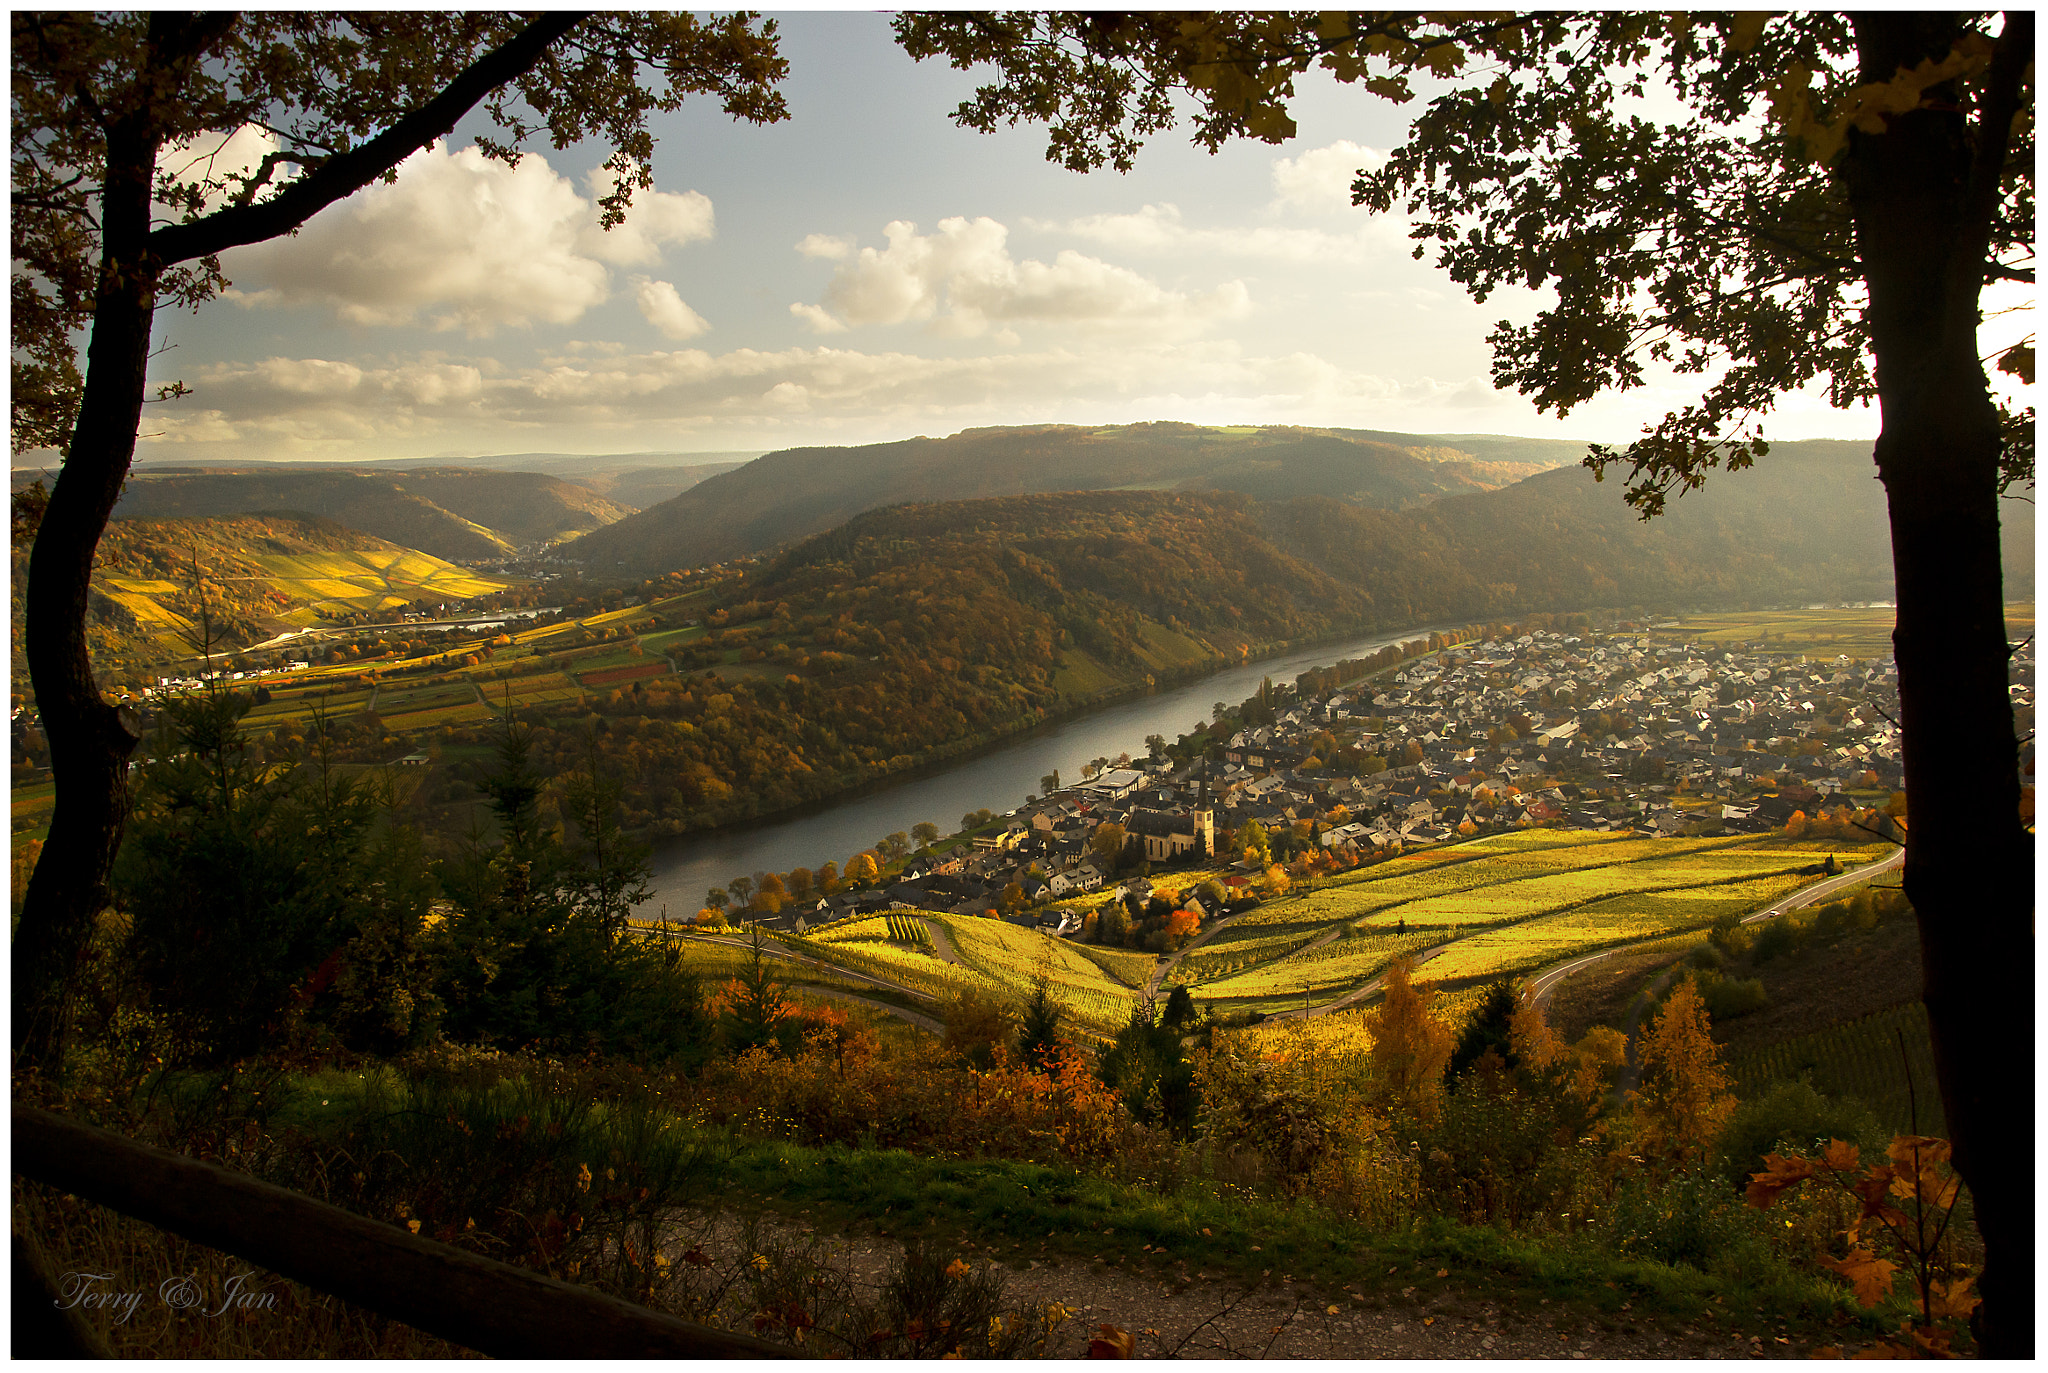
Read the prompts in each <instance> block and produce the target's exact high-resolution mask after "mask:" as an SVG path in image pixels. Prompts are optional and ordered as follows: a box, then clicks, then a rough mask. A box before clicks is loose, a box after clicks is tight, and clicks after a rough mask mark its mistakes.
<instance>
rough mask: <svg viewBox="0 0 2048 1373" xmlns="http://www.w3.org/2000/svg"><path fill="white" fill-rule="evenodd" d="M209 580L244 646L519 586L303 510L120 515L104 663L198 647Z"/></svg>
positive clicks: (106, 584) (107, 541)
mask: <svg viewBox="0 0 2048 1373" xmlns="http://www.w3.org/2000/svg"><path fill="white" fill-rule="evenodd" d="M26 553H27V550H26V548H25V547H24V546H21V545H17V546H16V547H15V549H14V563H15V566H14V578H13V587H12V591H13V596H12V605H11V610H12V614H13V621H14V631H15V632H14V671H15V674H16V680H17V681H26V676H25V672H26V664H25V663H24V662H23V661H22V659H21V649H20V645H21V615H22V603H21V594H22V588H23V586H24V585H25V583H26V575H25V573H26V565H25V564H26ZM195 567H196V568H197V569H198V576H199V579H200V581H202V582H203V584H204V586H205V594H206V609H207V611H208V612H209V613H210V614H211V616H212V618H213V621H214V626H215V635H216V639H217V642H219V643H220V644H221V646H223V647H228V648H233V647H241V646H244V645H247V644H249V643H252V642H255V641H258V640H262V639H266V638H269V637H270V636H272V635H274V634H277V633H279V632H282V631H284V630H289V629H299V628H304V627H307V626H309V625H312V624H314V623H315V622H316V620H317V619H318V617H319V616H320V614H322V613H323V612H324V613H326V614H330V615H333V614H347V613H351V612H369V613H375V612H377V611H380V610H392V609H395V608H397V607H399V606H402V605H405V604H407V603H409V602H412V601H418V600H441V599H444V598H445V599H449V600H455V599H463V600H469V599H473V598H476V597H481V596H491V595H494V594H496V593H498V592H501V591H503V590H505V589H506V587H507V585H508V583H506V582H505V581H503V580H501V579H498V578H494V577H486V576H480V575H478V574H477V573H474V572H471V571H469V570H467V569H465V568H460V567H456V566H454V565H453V564H451V563H448V562H445V561H443V560H442V559H440V558H436V557H432V556H431V555H429V554H426V553H421V552H419V551H418V550H416V549H410V548H402V547H400V546H398V545H396V544H393V543H390V542H387V541H386V540H384V539H379V538H376V537H374V536H373V535H369V534H363V533H360V532H358V531H356V530H353V529H349V528H346V527H345V526H343V525H339V524H336V523H335V522H333V521H331V520H323V519H320V518H318V517H316V516H310V515H302V514H298V513H295V512H294V513H288V514H256V515H232V516H218V517H208V518H200V519H189V520H117V521H114V522H113V523H111V524H109V525H108V526H107V533H106V536H105V537H104V538H103V539H101V540H100V546H99V557H98V561H97V565H96V566H95V567H94V569H93V579H92V588H91V591H90V594H89V599H88V602H87V610H86V623H87V628H86V639H87V643H88V645H89V647H90V649H91V651H92V655H93V665H94V667H95V669H97V670H99V671H101V672H103V673H108V674H120V673H132V672H136V671H139V670H142V669H146V668H150V667H156V666H161V665H164V664H170V663H177V662H184V661H187V660H190V659H192V658H193V657H195V656H196V650H195V649H194V648H193V646H192V640H193V638H194V636H195V624H196V622H197V620H198V619H199V615H200V598H199V595H198V594H197V592H196V591H195V589H194V569H195Z"/></svg>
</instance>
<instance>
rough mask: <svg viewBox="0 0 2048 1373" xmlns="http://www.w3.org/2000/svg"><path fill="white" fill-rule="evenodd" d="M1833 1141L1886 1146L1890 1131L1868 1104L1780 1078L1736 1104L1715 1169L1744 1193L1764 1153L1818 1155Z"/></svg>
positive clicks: (1721, 1139) (1758, 1168) (1759, 1166)
mask: <svg viewBox="0 0 2048 1373" xmlns="http://www.w3.org/2000/svg"><path fill="white" fill-rule="evenodd" d="M1831 1139H1842V1140H1848V1141H1849V1142H1851V1143H1853V1144H1864V1145H1868V1146H1870V1147H1871V1148H1872V1149H1876V1150H1882V1148H1883V1146H1884V1143H1885V1140H1886V1133H1885V1130H1884V1128H1883V1127H1882V1126H1881V1125H1879V1124H1878V1121H1877V1117H1876V1116H1874V1115H1872V1114H1871V1112H1870V1108H1869V1107H1868V1106H1865V1105H1864V1104H1863V1103H1862V1102H1860V1101H1857V1100H1856V1099H1855V1098H1853V1097H1828V1096H1823V1095H1821V1093H1819V1092H1817V1091H1815V1090H1814V1089H1813V1087H1812V1086H1811V1085H1809V1084H1807V1083H1805V1082H1780V1083H1776V1084H1774V1085H1773V1086H1772V1087H1771V1089H1770V1090H1769V1091H1767V1092H1765V1093H1764V1094H1763V1095H1762V1096H1760V1097H1758V1098H1756V1099H1755V1100H1754V1101H1747V1102H1744V1103H1743V1104H1742V1105H1740V1106H1738V1107H1736V1108H1735V1114H1734V1115H1733V1116H1731V1117H1729V1119H1728V1125H1727V1127H1726V1128H1725V1129H1723V1130H1722V1132H1721V1138H1720V1140H1719V1141H1718V1148H1719V1151H1720V1152H1719V1157H1718V1158H1717V1160H1716V1164H1715V1167H1716V1170H1717V1171H1718V1172H1719V1173H1720V1175H1721V1177H1722V1178H1723V1180H1725V1181H1726V1182H1727V1183H1728V1185H1729V1187H1730V1188H1731V1189H1733V1190H1736V1191H1740V1190H1742V1189H1743V1188H1744V1187H1746V1186H1748V1184H1749V1177H1750V1174H1752V1173H1760V1172H1762V1171H1763V1170H1764V1155H1765V1154H1768V1153H1786V1152H1789V1151H1794V1150H1796V1151H1798V1152H1800V1153H1805V1154H1813V1153H1817V1152H1818V1151H1819V1150H1820V1149H1821V1148H1822V1147H1824V1146H1825V1144H1826V1142H1827V1141H1828V1140H1831Z"/></svg>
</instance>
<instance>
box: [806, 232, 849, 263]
mask: <svg viewBox="0 0 2048 1373" xmlns="http://www.w3.org/2000/svg"><path fill="white" fill-rule="evenodd" d="M796 250H797V251H798V252H800V253H802V254H803V255H804V256H805V257H821V258H824V259H825V260H826V261H827V262H837V261H839V259H841V258H843V257H848V256H851V255H852V253H853V240H852V239H850V238H839V237H836V236H834V235H832V234H805V235H804V236H803V240H802V242H800V243H798V244H797V245H796Z"/></svg>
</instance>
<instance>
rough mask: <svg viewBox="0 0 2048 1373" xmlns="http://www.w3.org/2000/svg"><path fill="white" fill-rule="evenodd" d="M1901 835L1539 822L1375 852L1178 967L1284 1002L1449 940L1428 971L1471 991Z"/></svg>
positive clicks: (1207, 987) (1232, 1003) (1251, 916)
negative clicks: (1732, 833) (1639, 835)
mask: <svg viewBox="0 0 2048 1373" xmlns="http://www.w3.org/2000/svg"><path fill="white" fill-rule="evenodd" d="M1889 851H1890V846H1888V845H1848V844H1844V845H1836V846H1833V847H1829V846H1826V845H1821V846H1815V845H1812V844H1802V843H1792V842H1788V841H1785V840H1782V839H1778V838H1772V837H1767V838H1756V837H1736V838H1732V839H1730V838H1722V839H1633V838H1622V839H1617V838H1615V837H1613V836H1611V835H1606V834H1593V833H1584V832H1580V833H1574V832H1572V831H1565V830H1548V831H1540V830H1539V831H1525V832H1521V833H1517V834H1513V835H1502V836H1498V837H1495V838H1492V839H1487V840H1481V841H1479V842H1477V843H1472V844H1464V845H1456V846H1451V847H1447V848H1444V849H1438V850H1434V851H1431V852H1429V853H1425V854H1422V855H1418V856H1417V859H1416V861H1409V862H1403V861H1401V860H1398V859H1397V860H1395V861H1393V862H1389V863H1384V864H1380V865H1377V866H1375V867H1373V868H1370V869H1367V870H1366V871H1364V872H1362V873H1357V874H1352V875H1350V876H1348V877H1344V878H1339V879H1337V880H1336V881H1334V882H1332V883H1330V884H1329V885H1328V886H1324V887H1321V888H1320V889H1317V890H1313V891H1309V892H1306V893H1303V894H1300V895H1296V896H1289V897H1283V898H1280V899H1277V900H1272V901H1268V902H1267V903H1265V904H1264V905H1262V906H1260V907H1259V908H1258V909H1257V910H1254V911H1251V912H1248V913H1246V914H1244V915H1242V916H1239V917H1238V918H1237V919H1236V920H1235V921H1234V922H1233V923H1232V924H1231V925H1230V926H1229V927H1227V928H1225V929H1223V930H1221V931H1219V932H1218V933H1217V934H1216V935H1214V937H1212V938H1211V939H1209V940H1208V941H1207V942H1205V943H1203V944H1201V945H1200V946H1198V947H1197V948H1195V949H1193V950H1192V951H1190V952H1189V954H1188V955H1187V956H1186V957H1185V958H1184V959H1183V960H1182V962H1181V964H1180V966H1179V967H1178V968H1177V969H1176V973H1175V979H1176V980H1177V981H1186V982H1188V983H1190V984H1191V989H1192V990H1193V991H1194V994H1195V997H1196V999H1197V1001H1198V1002H1201V1003H1203V1004H1206V1005H1209V1006H1210V1007H1212V1008H1213V1009H1215V1010H1216V1011H1218V1012H1230V1011H1239V1010H1246V1009H1254V1010H1267V1011H1271V1010H1274V1009H1285V1008H1286V1007H1287V1006H1289V1005H1293V1004H1298V1003H1299V1001H1300V1000H1301V998H1302V997H1303V996H1304V994H1306V996H1307V997H1308V999H1309V1000H1310V1002H1311V1003H1318V1004H1319V1003H1322V1002H1326V1001H1328V1000H1331V999H1334V998H1336V997H1339V996H1342V995H1344V994H1345V993H1346V992H1348V991H1351V990H1355V989H1356V988H1358V987H1359V986H1361V985H1363V984H1365V983H1366V982H1368V981H1370V980H1371V979H1373V978H1375V977H1377V976H1379V975H1380V974H1381V973H1382V972H1384V971H1385V970H1386V967H1387V965H1388V964H1390V963H1391V962H1393V960H1394V959H1396V958H1398V957H1401V956H1403V955H1408V954H1414V953H1418V952H1420V951H1422V950H1424V949H1428V948H1433V947H1436V946H1439V945H1448V947H1447V948H1445V949H1444V951H1443V952H1442V953H1440V954H1438V955H1437V956H1436V957H1435V958H1434V959H1432V960H1431V961H1430V962H1429V964H1428V965H1427V973H1426V976H1427V980H1429V981H1431V982H1435V983H1439V984H1442V985H1444V986H1446V987H1449V988H1465V987H1469V986H1472V985H1474V984H1476V983H1479V982H1482V981H1486V980H1489V979H1492V978H1495V977H1500V976H1503V975H1514V974H1522V973H1527V972H1532V971H1534V970H1535V969H1537V968H1540V967H1543V966H1545V965H1547V964H1550V963H1554V962H1558V961H1560V960H1563V959H1566V958H1570V957H1574V956H1576V955H1578V954H1581V953H1591V952H1596V951H1598V950H1601V949H1605V948H1611V947H1614V946H1617V945H1621V944H1630V943H1636V942H1639V941H1642V940H1646V939H1654V938H1658V937H1660V936H1668V935H1675V934H1681V933H1684V932H1686V931H1692V930H1700V929H1704V928H1706V927H1708V926H1710V925H1712V924H1713V923H1714V921H1715V920H1717V919H1719V918H1720V917H1721V916H1722V915H1724V914H1733V915H1735V916H1737V917H1738V918H1739V917H1740V916H1743V915H1747V914H1749V913H1751V912H1753V911H1757V910H1761V909H1764V908H1765V907H1767V906H1769V905H1771V904H1772V903H1774V902H1776V901H1778V900H1780V899H1781V898H1783V897H1785V896H1787V895H1789V894H1790V893H1792V892H1795V891H1797V890H1798V889H1799V888H1801V887H1803V886H1805V885H1806V884H1807V883H1809V882H1812V881H1814V880H1816V876H1817V873H1815V872H1802V871H1801V870H1802V869H1815V868H1817V867H1818V866H1819V865H1821V864H1823V863H1824V862H1826V860H1827V859H1828V857H1829V856H1830V855H1831V854H1832V855H1833V856H1834V857H1835V858H1836V860H1837V861H1838V862H1839V863H1840V864H1842V865H1844V866H1854V865H1856V864H1859V863H1865V862H1872V861H1875V860H1877V859H1878V858H1881V857H1882V856H1883V855H1884V854H1885V853H1887V852H1889Z"/></svg>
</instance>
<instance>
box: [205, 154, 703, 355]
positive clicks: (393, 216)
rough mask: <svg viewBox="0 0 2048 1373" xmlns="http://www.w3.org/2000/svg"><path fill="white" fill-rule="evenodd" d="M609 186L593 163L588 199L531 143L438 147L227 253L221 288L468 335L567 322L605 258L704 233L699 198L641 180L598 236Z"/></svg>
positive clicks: (583, 307) (602, 295)
mask: <svg viewBox="0 0 2048 1373" xmlns="http://www.w3.org/2000/svg"><path fill="white" fill-rule="evenodd" d="M609 184H610V182H609V174H608V173H604V172H603V171H602V169H600V172H599V173H596V174H593V176H592V177H591V178H590V188H591V190H592V193H593V194H592V196H590V197H585V196H583V195H580V194H578V193H577V191H576V189H575V187H574V186H572V185H571V184H570V183H569V181H568V180H567V179H566V178H564V177H562V176H559V175H557V174H556V173H555V172H554V171H553V169H551V168H550V167H549V166H548V163H547V159H546V158H544V157H541V156H539V155H538V154H534V153H529V154H527V155H526V156H525V157H524V158H523V159H521V161H520V164H519V166H518V167H516V168H515V167H509V166H507V165H506V164H504V163H503V162H496V161H492V160H490V159H487V158H485V157H484V155H483V154H482V153H481V152H480V151H478V150H477V149H475V148H464V149H461V150H459V151H456V152H452V153H451V152H449V151H447V150H446V149H445V148H444V147H443V146H442V145H440V144H435V145H434V146H432V147H430V148H427V149H425V150H423V151H421V152H419V153H416V154H414V155H413V156H412V157H410V158H408V159H406V161H405V163H404V164H403V165H402V166H401V167H400V168H399V173H398V179H397V180H396V181H395V182H392V183H389V184H384V183H379V184H377V185H373V186H371V187H369V188H368V189H366V190H364V191H363V192H361V193H360V194H358V195H355V196H352V197H350V198H349V199H348V200H345V201H343V202H342V203H340V204H338V205H335V206H333V207H330V208H329V209H327V210H325V211H323V212H322V213H320V214H318V215H316V216H314V218H313V219H312V220H311V222H309V223H308V224H307V225H306V227H305V228H304V229H303V230H301V231H300V233H299V234H298V235H297V236H296V237H293V238H283V239H274V240H271V241H269V242H266V243H260V244H254V245H251V246H250V247H247V248H241V249H236V250H234V251H233V252H231V253H230V254H228V256H227V259H226V262H225V266H226V267H227V269H228V273H229V275H230V276H231V277H233V278H235V279H236V282H237V288H236V289H235V290H233V291H231V292H230V293H229V294H230V296H231V297H233V298H236V299H239V300H240V301H242V303H244V304H251V305H316V306H327V307H330V308H332V309H333V310H334V312H335V313H336V314H337V315H338V316H339V317H340V318H341V319H342V320H344V321H346V322H348V323H351V324H359V325H409V324H414V323H424V324H426V325H427V326H428V327H430V328H433V329H436V330H454V329H460V330H462V331H463V332H464V333H466V334H468V335H469V336H471V337H472V338H474V337H481V336H484V335H488V334H491V333H494V332H496V331H497V330H499V329H501V328H507V327H525V326H532V325H536V324H567V323H569V322H571V321H574V320H576V319H578V318H580V317H581V316H582V315H583V314H584V313H585V312H586V311H588V310H590V309H591V308H592V307H594V306H596V305H598V304H601V303H602V302H603V301H605V300H606V299H607V298H609V296H610V295H611V290H612V282H611V273H610V271H609V268H610V267H611V266H613V265H617V266H632V265H641V264H646V263H651V262H654V261H657V260H658V259H659V257H660V255H661V247H662V245H665V244H672V243H687V242H691V241H693V240H695V239H701V238H706V237H709V236H710V234H711V231H712V212H711V202H710V201H709V200H707V199H705V198H704V197H703V196H701V195H698V194H696V193H695V192H685V193H682V194H669V193H664V192H651V193H650V192H645V191H643V192H641V193H639V194H638V195H637V196H636V197H635V200H634V207H633V209H632V210H631V211H630V212H629V213H628V216H627V220H626V223H625V224H624V225H621V226H620V227H619V228H617V229H614V230H612V231H611V232H610V233H609V234H607V233H605V232H604V231H602V230H600V229H599V228H598V227H597V224H598V210H597V206H596V201H595V196H596V195H597V194H600V193H602V191H603V190H604V189H605V188H606V187H608V185H609ZM677 304H678V305H679V306H680V305H681V302H680V300H678V301H677ZM642 308H643V310H644V309H645V308H646V305H645V300H644V296H643V302H642ZM682 308H683V309H684V310H687V309H688V307H687V306H683V307H682ZM693 317H694V316H693ZM650 318H651V317H650ZM679 319H680V316H676V315H673V314H672V315H671V316H670V323H675V322H676V321H677V320H679ZM699 322H700V323H701V321H699ZM657 324H658V326H659V321H657Z"/></svg>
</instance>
